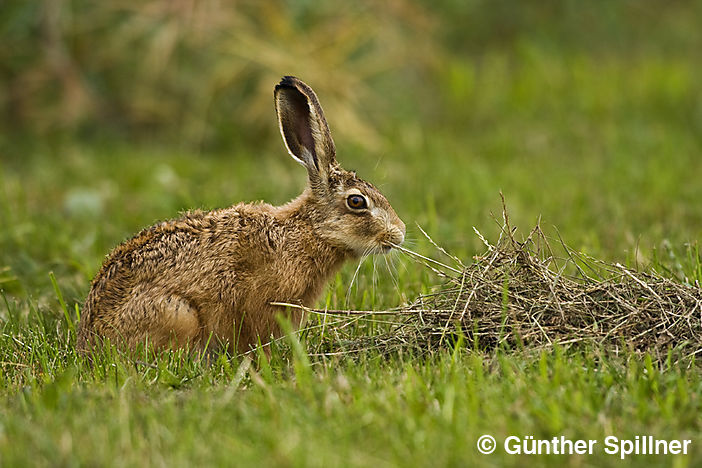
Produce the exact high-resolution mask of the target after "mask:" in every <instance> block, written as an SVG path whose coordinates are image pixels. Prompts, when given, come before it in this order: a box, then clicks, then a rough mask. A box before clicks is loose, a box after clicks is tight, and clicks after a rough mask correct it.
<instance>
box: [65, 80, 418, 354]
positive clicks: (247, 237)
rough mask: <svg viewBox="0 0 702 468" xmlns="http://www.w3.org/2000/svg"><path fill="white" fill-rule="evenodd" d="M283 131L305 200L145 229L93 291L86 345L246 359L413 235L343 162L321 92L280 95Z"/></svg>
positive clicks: (116, 255)
mask: <svg viewBox="0 0 702 468" xmlns="http://www.w3.org/2000/svg"><path fill="white" fill-rule="evenodd" d="M274 97H275V108H276V112H277V115H278V124H279V127H280V132H281V134H282V137H283V141H284V143H285V146H286V148H287V150H288V152H289V153H290V156H292V158H293V159H294V160H295V161H297V162H298V163H300V164H302V165H303V166H304V167H305V168H306V169H307V174H308V184H307V187H306V188H305V189H304V191H303V192H302V194H300V196H298V197H297V198H295V199H294V200H292V201H290V202H288V203H287V204H285V205H282V206H272V205H269V204H266V203H262V202H258V203H240V204H237V205H234V206H232V207H230V208H225V209H219V210H214V211H209V212H204V211H192V212H188V213H186V214H184V215H183V217H182V218H179V219H175V220H170V221H165V222H162V223H160V224H156V225H154V226H152V227H150V228H147V229H144V230H143V231H141V232H140V233H139V234H137V235H136V236H135V237H133V238H132V239H130V240H128V241H126V242H124V243H123V244H121V245H119V246H118V247H116V248H115V249H114V250H113V251H112V253H111V254H110V255H109V256H108V257H107V258H106V260H105V261H104V263H103V265H102V267H101V269H100V271H99V272H98V274H97V275H96V277H95V279H94V280H93V281H92V284H91V289H90V292H89V293H88V296H87V299H86V301H85V305H84V307H83V312H82V315H81V318H80V323H79V326H78V339H77V346H78V348H79V349H80V350H83V351H89V350H90V349H91V348H92V345H93V344H94V343H95V341H96V340H101V339H104V338H109V339H110V341H111V342H112V343H113V344H117V345H121V346H126V347H127V348H131V349H133V348H135V347H136V346H137V345H138V344H139V343H148V344H150V345H151V346H153V347H154V348H156V349H169V348H178V347H186V346H187V347H188V348H189V349H205V348H206V347H207V346H210V347H211V346H212V345H213V344H218V345H219V346H223V347H225V348H226V349H228V350H229V351H232V352H234V351H238V352H240V353H243V352H246V351H248V350H250V349H251V348H252V347H253V346H255V345H256V344H257V343H259V342H261V343H266V342H267V341H268V339H269V338H270V337H271V336H273V337H278V336H280V335H281V334H282V330H281V329H280V326H279V322H278V321H277V319H276V315H277V314H284V316H286V317H287V318H288V319H289V320H290V321H291V322H292V323H293V324H294V325H297V324H299V323H300V322H301V321H302V319H303V312H302V311H301V310H297V309H292V310H290V309H291V308H285V307H281V306H275V305H272V304H271V303H272V302H288V303H291V302H292V303H299V304H302V305H305V306H311V305H312V304H313V303H314V301H315V300H316V299H317V298H318V297H319V296H320V294H321V293H322V291H323V288H324V287H325V285H326V283H327V282H328V280H329V278H330V277H331V276H332V275H334V273H335V272H337V271H338V270H339V268H340V267H341V266H342V264H343V263H344V262H345V261H347V260H350V259H353V258H358V257H360V256H362V255H366V254H369V253H386V252H388V251H389V250H390V249H391V248H392V247H393V245H399V244H401V243H402V241H403V240H404V236H405V225H404V223H403V222H402V221H401V220H400V218H399V217H398V216H397V214H396V213H395V211H394V210H393V209H392V207H391V206H390V204H389V203H388V201H387V200H386V199H385V197H384V196H383V195H382V194H381V193H380V192H379V191H378V189H376V188H375V187H374V186H373V185H371V184H369V183H368V182H366V181H364V180H361V179H359V178H358V177H357V176H356V174H355V173H354V172H349V171H346V170H344V169H342V168H341V166H339V164H338V163H337V162H336V149H335V146H334V141H333V140H332V137H331V133H330V132H329V127H328V126H327V122H326V120H325V118H324V113H323V112H322V107H321V106H320V104H319V101H318V100H317V96H316V95H315V93H314V91H312V89H311V88H310V87H309V86H307V85H306V84H305V83H303V82H302V81H300V80H299V79H297V78H295V77H292V76H286V77H284V78H283V79H282V81H281V82H280V83H279V84H278V85H277V86H276V87H275V91H274Z"/></svg>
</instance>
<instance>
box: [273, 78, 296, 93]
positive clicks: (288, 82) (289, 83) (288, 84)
mask: <svg viewBox="0 0 702 468" xmlns="http://www.w3.org/2000/svg"><path fill="white" fill-rule="evenodd" d="M299 83H300V80H299V79H298V78H296V77H294V76H290V75H286V76H284V77H283V79H282V80H280V83H278V84H277V85H276V86H275V89H276V90H278V89H280V88H297V87H298V84H299Z"/></svg>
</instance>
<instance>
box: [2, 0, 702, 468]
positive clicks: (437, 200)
mask: <svg viewBox="0 0 702 468" xmlns="http://www.w3.org/2000/svg"><path fill="white" fill-rule="evenodd" d="M700 25H702V1H700V0H690V1H682V0H678V1H675V0H672V1H663V0H587V1H575V0H563V1H555V0H540V1H536V0H525V1H517V0H515V1H507V0H491V1H488V0H439V1H429V0H390V1H386V2H373V1H370V0H360V1H355V2H315V1H310V0H298V1H290V2H283V1H266V2H263V1H254V0H244V1H215V0H153V1H148V0H147V1H144V0H139V1H136V0H123V1H114V0H102V1H87V0H34V1H27V0H4V1H2V2H0V401H2V403H0V465H2V464H3V462H5V463H4V464H5V465H7V466H21V465H37V466H45V465H46V466H53V465H60V466H64V465H65V466H78V465H87V466H102V465H114V464H118V465H129V466H144V465H148V466H192V465H198V466H201V465H204V466H207V465H216V466H218V465H225V466H226V465H231V464H232V463H237V464H240V465H244V466H246V465H264V466H267V465H281V466H307V465H309V466H315V465H319V466H346V465H359V466H368V465H373V466H407V465H408V461H409V464H412V463H414V464H415V465H419V466H442V465H449V466H466V465H467V466H472V465H485V466H497V465H507V466H510V465H511V466H517V465H519V466H521V465H523V464H524V461H525V460H524V459H521V458H515V457H512V456H508V455H505V454H499V453H497V454H495V455H494V456H493V457H482V456H481V455H479V454H478V453H477V452H476V450H475V442H476V440H477V439H478V437H479V436H480V435H482V434H494V435H496V436H497V437H498V440H501V439H504V437H506V436H507V435H519V434H522V435H525V434H533V435H534V436H539V435H541V436H543V437H544V438H550V437H552V436H555V435H561V434H564V435H566V436H570V437H572V438H582V439H599V440H603V438H604V436H606V435H610V434H614V435H616V436H618V437H622V438H623V437H628V438H633V437H634V436H635V435H641V434H653V435H655V436H656V437H657V438H661V439H685V438H690V439H694V440H695V441H694V442H693V445H692V447H693V453H692V454H691V455H690V456H686V457H680V458H674V459H671V458H646V459H643V458H637V457H632V458H629V459H627V460H623V461H621V462H622V463H619V461H620V460H619V459H618V458H611V457H610V456H608V455H605V454H602V453H600V454H598V455H594V456H592V457H588V458H582V457H580V458H579V457H563V456H560V457H558V456H557V457H548V458H539V459H535V461H536V463H537V464H543V465H544V466H564V465H573V466H583V465H588V466H608V465H613V464H615V463H617V466H626V465H627V463H628V465H630V466H634V465H636V466H640V465H641V463H642V462H646V463H651V464H656V465H662V466H669V465H670V464H673V465H674V466H699V465H700V460H702V450H701V449H700V448H699V447H700V445H699V443H698V442H699V440H700V433H701V430H700V418H699V416H698V415H699V414H700V406H701V405H702V403H701V401H700V398H699V395H702V380H701V379H700V374H699V365H693V366H691V367H690V368H686V367H683V366H682V365H680V366H677V365H676V364H673V363H670V362H668V363H667V364H666V366H670V367H668V368H667V369H658V368H657V367H656V366H655V365H654V364H653V362H658V360H657V359H656V360H654V361H652V360H651V359H650V357H648V358H641V357H640V356H638V355H635V354H632V353H629V352H626V351H625V350H626V349H627V348H626V343H623V344H622V348H621V350H619V349H618V350H616V351H617V352H615V353H614V354H615V355H613V356H612V355H608V354H607V353H606V352H605V351H603V350H601V349H599V348H596V349H593V350H588V349H587V348H586V349H580V348H578V349H575V350H568V351H564V350H562V349H558V348H557V349H555V350H545V351H543V352H541V353H540V354H537V352H536V351H535V350H525V351H524V353H521V352H518V351H516V350H508V351H504V352H497V353H496V354H494V355H492V354H483V353H480V352H473V351H471V349H472V346H473V344H468V345H467V349H465V350H463V349H461V348H456V349H454V350H445V351H437V352H436V353H433V354H432V355H430V356H427V357H417V356H413V355H409V354H407V355H405V354H401V355H399V356H395V357H391V358H385V357H382V358H381V357H380V356H379V353H376V352H374V350H372V349H369V350H368V352H367V353H365V352H364V353H362V354H361V355H358V356H356V355H354V356H349V357H344V356H341V357H330V358H327V357H324V358H322V357H318V356H317V357H315V358H309V357H308V356H306V355H305V352H304V351H303V350H306V349H307V348H303V347H300V350H299V352H298V354H297V355H295V356H290V355H289V354H277V353H274V354H273V360H272V363H271V364H268V363H267V361H266V360H260V361H259V362H258V363H257V364H254V365H252V366H251V367H252V369H251V370H250V371H248V373H247V371H246V370H245V369H244V368H243V367H239V366H240V362H242V364H243V361H240V357H236V356H234V357H230V356H224V355H223V356H219V357H218V358H217V361H216V362H215V363H214V364H212V363H210V362H204V361H201V360H198V359H193V356H190V357H187V356H183V355H182V354H179V353H164V355H163V356H161V357H160V358H159V359H156V360H154V361H153V363H146V362H141V361H139V360H137V361H133V360H132V359H131V357H130V356H128V357H122V356H119V355H113V354H109V355H106V357H105V356H103V357H102V358H99V359H97V361H95V362H96V363H97V364H95V365H93V364H94V362H93V361H88V360H87V359H83V358H82V357H81V356H79V355H77V353H76V351H75V347H74V340H75V333H74V332H73V326H74V321H75V318H76V316H77V309H79V307H80V306H81V305H82V302H83V300H84V298H85V295H86V294H87V292H88V288H89V284H90V280H91V278H92V277H93V276H94V275H95V273H96V271H97V270H98V268H99V266H100V262H101V261H102V260H103V258H104V256H105V255H106V254H107V253H108V252H109V251H110V250H111V249H112V248H113V247H114V246H115V245H117V244H118V243H120V242H121V241H122V240H124V239H125V238H127V237H129V236H131V235H133V234H134V233H135V232H137V231H138V230H140V229H141V228H143V227H145V226H148V225H150V224H152V223H154V222H155V221H157V220H163V219H167V218H172V217H175V216H177V214H178V213H179V212H181V211H183V210H187V209H192V208H206V209H208V208H215V207H224V206H228V205H231V204H233V203H236V202H239V201H242V200H266V201H268V202H271V203H275V204H279V203H284V202H286V201H287V200H289V199H291V198H292V197H295V196H296V195H297V194H299V193H300V191H301V189H302V187H303V186H304V184H305V181H306V174H305V171H304V170H303V169H302V168H301V167H300V166H299V165H298V164H296V163H295V162H294V161H293V160H292V159H291V158H290V157H288V156H287V154H286V152H285V149H284V147H283V144H282V142H281V140H280V136H279V134H278V128H277V124H276V119H275V112H274V109H273V87H274V86H275V84H276V83H277V82H278V80H279V79H280V77H281V76H283V75H286V74H294V75H297V76H299V77H300V78H301V79H303V80H304V81H306V82H307V83H309V84H310V85H311V86H312V87H313V88H314V89H315V90H316V92H317V94H318V95H319V98H320V100H321V103H322V105H323V107H324V109H325V111H326V115H327V119H328V121H329V124H330V126H331V130H332V133H333V135H334V138H335V140H336V143H337V149H338V159H339V160H340V162H341V163H342V164H343V165H344V166H345V167H346V168H347V169H355V170H357V171H358V173H359V175H360V176H361V177H363V178H366V179H368V180H370V181H371V182H373V183H374V184H375V185H377V186H378V187H380V188H381V190H382V191H383V192H384V193H385V194H386V195H387V197H388V199H389V200H390V202H391V203H392V205H393V206H394V208H395V209H396V211H397V212H398V214H399V215H400V217H402V218H403V220H404V221H405V223H406V224H407V226H408V239H407V241H406V244H407V246H408V247H410V248H411V249H414V250H416V251H418V252H420V253H422V254H425V255H430V256H432V257H440V256H441V255H440V253H439V252H438V251H437V249H436V248H435V247H434V246H432V245H431V243H430V242H429V241H427V240H426V239H425V238H424V236H422V235H421V233H420V232H419V230H418V228H417V224H419V225H421V226H422V227H423V228H424V229H425V230H426V231H427V232H428V233H429V234H430V235H431V236H432V238H433V239H434V240H435V241H436V242H437V243H438V244H439V245H441V246H443V247H446V248H447V249H448V250H449V251H450V252H452V253H454V254H456V255H458V256H459V257H460V258H462V259H463V261H464V262H466V263H467V262H470V261H471V258H472V256H474V255H477V254H481V253H483V252H484V250H485V247H484V246H483V245H482V244H481V242H480V240H479V239H478V237H477V236H476V235H475V234H474V232H473V227H476V228H478V229H479V230H480V231H481V232H482V233H483V234H484V235H485V236H486V237H487V238H488V239H489V240H491V241H493V242H494V241H495V240H496V238H497V235H498V232H499V221H498V222H496V221H495V220H494V217H496V218H497V219H498V220H499V218H500V216H501V209H502V207H501V201H500V196H499V193H500V191H502V192H503V193H504V195H505V198H506V201H507V206H508V209H509V213H510V217H511V222H512V225H514V226H517V227H518V228H519V233H520V234H521V235H526V233H527V232H528V231H529V230H530V229H531V228H532V227H533V226H534V224H535V223H536V222H537V220H538V219H539V218H540V219H541V224H542V227H543V229H544V231H545V232H546V233H547V234H548V235H549V236H552V237H553V238H554V239H555V238H557V236H558V235H560V236H561V237H562V238H563V239H564V241H565V242H566V243H567V244H569V245H570V246H571V247H573V248H575V249H578V250H580V251H584V252H586V253H588V254H590V255H592V256H594V257H596V258H601V259H605V260H612V261H617V262H621V263H624V264H628V265H630V266H631V267H632V268H633V267H638V268H644V269H655V270H656V271H658V272H660V273H662V274H663V275H664V276H666V277H669V278H672V279H674V280H676V281H680V282H686V283H694V282H695V281H699V280H701V279H702V261H701V259H700V255H699V247H698V244H697V242H698V240H699V239H700V238H701V237H702V203H700V202H701V201H702V182H701V180H702V177H701V176H702V76H700V75H702V72H701V71H702V28H701V27H700ZM518 235H519V234H518ZM555 242H557V240H556V241H555ZM444 260H445V259H444ZM386 261H387V265H386ZM356 266H357V265H351V264H349V265H347V266H346V267H345V268H344V269H342V271H341V272H340V273H339V275H337V277H336V278H335V279H334V280H333V281H332V284H331V286H330V288H329V289H328V290H327V294H326V296H325V297H324V298H323V299H322V301H320V305H322V306H325V305H326V306H329V307H330V308H333V309H336V308H346V307H348V308H353V309H362V310H368V309H375V310H378V309H382V308H385V307H394V306H397V305H400V304H401V303H403V302H404V301H409V300H412V299H413V298H414V297H416V295H417V294H418V293H420V292H427V291H429V290H430V289H432V288H433V287H435V286H436V285H437V284H440V283H441V281H442V280H441V278H437V277H436V276H434V275H433V274H432V273H431V272H430V271H429V269H427V268H425V267H423V266H421V265H419V264H417V263H414V262H413V261H412V260H411V259H408V258H407V257H406V256H403V255H398V254H394V255H390V256H376V257H375V258H373V259H369V260H367V261H366V262H365V263H364V264H363V265H361V267H360V273H359V275H358V277H357V279H356V280H355V281H352V277H353V276H354V271H355V269H356ZM52 271H53V272H54V274H55V277H56V280H57V283H58V288H59V289H60V291H61V292H62V294H63V296H62V297H63V298H65V303H66V307H62V306H61V305H60V302H61V300H60V297H61V296H60V295H59V294H58V293H57V292H56V290H55V289H54V287H53V285H52V282H51V280H50V277H49V272H52ZM352 283H353V286H352ZM66 317H68V320H67V319H66ZM314 320H319V321H321V320H324V324H325V325H326V324H327V322H326V320H327V318H326V317H324V318H323V319H322V318H316V319H313V321H314ZM604 326H606V324H604ZM690 326H696V325H694V324H691V325H690ZM380 327H382V325H381V324H379V323H377V321H369V323H368V324H363V323H360V324H359V325H358V326H357V327H356V328H354V329H353V331H354V333H356V334H357V335H358V336H359V337H362V336H366V335H367V334H368V333H373V331H374V330H376V329H378V328H380ZM315 333H319V336H317V335H315ZM324 333H327V334H328V336H332V334H333V333H334V329H333V327H331V326H329V327H327V328H325V327H322V328H321V332H320V327H316V328H314V329H313V330H312V331H310V332H308V333H307V334H306V335H305V336H303V338H304V339H307V340H308V341H307V342H311V343H315V339H316V340H319V339H320V337H322V336H324ZM577 338H578V337H575V339H574V341H577ZM293 349H297V348H295V347H294V346H293ZM620 352H621V354H620ZM669 356H670V355H669ZM281 357H282V359H281ZM288 358H289V359H288ZM237 369H238V370H237ZM242 369H244V370H243V371H242ZM359 448H360V450H359ZM612 460H617V461H616V462H613V461H612ZM622 464H623V465H622Z"/></svg>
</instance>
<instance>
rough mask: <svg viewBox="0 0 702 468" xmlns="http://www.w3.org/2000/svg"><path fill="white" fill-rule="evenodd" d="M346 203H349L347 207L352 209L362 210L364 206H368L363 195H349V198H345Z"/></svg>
mask: <svg viewBox="0 0 702 468" xmlns="http://www.w3.org/2000/svg"><path fill="white" fill-rule="evenodd" d="M346 204H347V205H349V208H351V209H353V210H362V209H364V208H368V203H367V202H366V197H364V196H363V195H349V198H347V199H346Z"/></svg>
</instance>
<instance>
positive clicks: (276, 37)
mask: <svg viewBox="0 0 702 468" xmlns="http://www.w3.org/2000/svg"><path fill="white" fill-rule="evenodd" d="M701 18H702V2H700V1H661V0H628V1H624V0H620V1H610V0H593V1H589V2H578V1H573V0H570V1H560V0H545V1H535V0H530V1H509V0H491V1H488V0H469V1H466V0H443V1H439V2H434V1H428V0H393V1H390V2H374V1H371V0H362V1H358V2H312V1H308V0H298V1H287V2H286V1H282V0H274V1H266V2H259V1H255V0H239V1H231V2H219V1H214V0H197V1H196V0H151V1H135V0H128V1H121V2H115V1H103V2H91V1H87V0H37V1H33V2H27V1H24V0H9V1H5V2H3V7H2V10H1V11H0V38H2V44H3V46H2V47H0V129H1V130H2V134H4V138H5V139H6V140H10V139H13V140H15V139H17V136H18V135H19V136H29V137H42V138H47V137H52V138H56V137H62V138H63V137H66V136H69V137H71V138H74V137H79V138H85V137H89V138H90V137H95V136H98V137H100V138H102V137H108V138H109V137H114V138H119V139H130V140H131V139H147V140H149V141H153V140H161V141H169V142H172V143H175V144H177V145H184V146H186V147H190V148H193V147H194V148H205V149H207V148H231V147H233V146H234V145H241V144H255V145H259V146H260V144H261V143H260V141H261V140H264V141H270V138H267V137H269V136H270V134H271V133H272V132H275V130H276V129H275V126H274V125H272V124H271V120H272V119H271V114H272V110H271V100H272V99H271V88H272V85H273V84H274V83H275V82H276V81H277V80H278V79H279V77H280V76H281V75H283V74H295V75H298V76H300V77H302V78H303V79H304V80H306V81H308V82H309V83H311V84H312V85H313V87H314V88H315V89H316V90H317V91H318V93H319V94H320V95H321V96H322V102H323V103H324V106H325V108H326V110H327V113H328V114H329V115H333V116H334V118H333V127H334V128H333V130H334V132H335V134H336V135H337V137H338V138H342V139H347V140H349V141H352V142H355V143H357V144H359V145H361V147H363V148H371V149H376V150H378V149H381V148H383V146H382V144H383V143H387V142H388V140H387V138H388V135H392V133H391V132H390V130H391V129H392V128H394V127H402V128H404V132H405V133H407V132H414V130H415V129H416V128H417V127H422V128H424V129H426V130H427V131H429V130H432V129H444V130H449V131H451V132H454V133H460V132H461V131H462V130H464V129H465V128H466V127H478V128H480V127H483V126H489V125H498V124H499V122H500V121H501V120H502V119H504V118H505V117H509V116H510V115H511V116H513V117H514V118H519V119H523V118H525V117H526V118H539V117H545V116H550V115H551V116H552V115H553V113H556V112H557V113H560V115H559V117H563V118H564V119H565V122H564V123H566V124H567V119H568V112H587V113H591V114H595V115H597V118H604V119H608V118H632V117H635V114H636V112H637V111H639V110H641V109H640V108H642V107H643V108H648V107H654V108H655V109H656V110H659V111H661V112H666V113H667V115H669V116H670V117H671V118H674V119H684V120H686V121H688V122H689V124H690V125H691V126H693V127H694V130H695V131H696V132H697V134H702V126H701V124H700V121H702V110H701V109H702V104H701V102H700V99H701V98H700V95H702V92H700V91H701V87H700V84H699V83H700V81H702V80H699V79H698V78H699V76H696V75H698V72H697V71H698V70H699V69H700V61H701V58H700V54H699V51H700V50H702V38H701V33H700V28H699V21H700V19H701ZM632 69H633V70H636V73H638V74H641V75H643V79H642V81H641V82H640V83H639V84H638V86H634V87H631V86H630V83H628V82H627V79H626V77H627V74H628V72H629V70H632ZM593 71H594V72H595V73H596V75H597V79H596V80H594V81H590V80H589V79H588V77H589V74H590V73H592V72H593ZM570 87H578V88H580V89H581V92H580V96H581V100H580V101H579V102H577V103H575V104H576V106H577V107H575V108H572V109H563V108H562V106H560V105H559V102H557V101H555V100H557V99H558V92H554V91H558V90H559V89H562V88H570ZM554 88H555V89H554ZM620 103H621V104H623V105H619V104H620ZM615 112H623V113H624V115H615ZM563 114H565V115H563ZM379 128H380V129H382V131H379V130H378V129H379ZM573 131H577V129H574V130H573ZM10 135H12V137H10ZM381 135H382V136H381ZM397 136H399V137H400V138H402V137H403V135H402V130H401V129H400V134H398V135H397ZM420 137H421V135H420ZM415 139H416V137H415Z"/></svg>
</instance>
